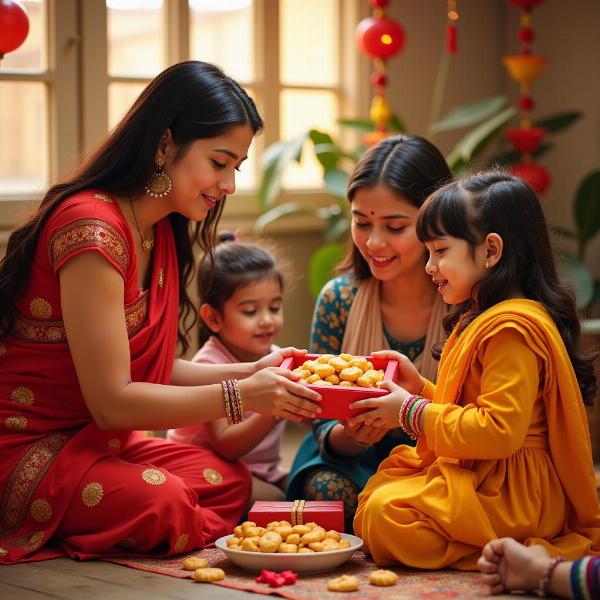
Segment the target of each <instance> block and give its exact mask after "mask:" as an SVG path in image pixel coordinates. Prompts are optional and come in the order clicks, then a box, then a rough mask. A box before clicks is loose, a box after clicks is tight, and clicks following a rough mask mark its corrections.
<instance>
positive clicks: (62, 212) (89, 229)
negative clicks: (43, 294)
mask: <svg viewBox="0 0 600 600" xmlns="http://www.w3.org/2000/svg"><path fill="white" fill-rule="evenodd" d="M45 237H46V239H47V248H48V259H49V261H50V266H51V268H52V270H53V271H54V273H58V271H59V270H60V268H61V267H62V266H63V265H64V264H65V263H66V262H67V261H68V260H69V259H71V258H73V257H74V256H77V255H78V254H80V253H81V252H87V251H90V250H91V251H94V252H99V253H100V254H101V255H102V256H103V257H104V258H105V259H106V260H108V262H110V263H111V264H112V265H113V266H114V267H115V269H117V271H119V273H120V274H121V276H122V277H123V279H126V273H127V269H128V266H129V241H128V240H129V236H128V226H127V222H126V221H125V218H124V217H123V214H122V213H121V209H120V208H119V205H118V204H117V202H116V200H115V199H114V198H112V197H111V196H110V195H109V194H106V193H104V192H99V191H94V190H85V191H83V192H79V193H77V194H74V195H73V196H71V197H69V198H67V199H66V200H65V201H64V202H63V203H62V204H61V205H60V206H59V207H58V208H57V209H56V210H55V211H54V213H53V214H52V216H51V217H50V219H49V220H48V224H47V226H46V233H45Z"/></svg>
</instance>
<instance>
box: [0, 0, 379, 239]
mask: <svg viewBox="0 0 600 600" xmlns="http://www.w3.org/2000/svg"><path fill="white" fill-rule="evenodd" d="M24 4H25V6H26V9H27V11H28V14H29V18H30V23H31V31H30V34H29V37H28V39H27V41H26V42H25V44H24V45H23V46H22V47H21V48H19V49H18V50H17V51H15V52H13V53H10V54H7V55H6V57H5V58H4V59H3V60H2V61H1V62H0V229H10V228H11V227H12V226H14V224H15V222H16V221H17V220H18V218H19V216H18V215H19V213H20V212H21V211H20V209H22V208H23V207H24V206H26V205H27V206H28V205H29V202H27V201H30V202H32V204H33V203H34V202H37V201H39V199H40V197H41V195H42V193H43V191H44V190H45V189H46V188H47V187H48V185H50V184H51V183H52V182H54V181H56V180H57V179H59V178H60V177H63V176H65V175H66V174H68V172H69V171H70V170H71V169H72V168H73V167H74V166H75V165H76V164H77V162H78V161H79V160H81V158H82V156H83V155H85V153H87V152H89V151H90V150H91V149H92V148H93V147H94V146H95V145H96V144H97V142H98V141H99V140H100V139H101V138H102V137H103V136H105V135H106V133H107V132H108V131H109V130H110V128H111V127H113V126H114V125H115V123H116V122H117V121H118V120H119V119H120V118H121V117H122V116H123V114H124V113H125V112H126V110H127V109H128V107H129V106H130V105H131V103H132V101H133V100H134V99H135V97H136V96H137V95H138V94H139V93H140V91H141V90H142V89H143V87H144V86H145V85H146V84H147V83H148V81H150V79H152V78H153V77H154V76H155V75H156V74H157V73H159V72H160V71H161V70H162V69H164V68H165V67H167V66H168V65H170V64H173V63H175V62H178V61H181V60H186V59H189V58H191V59H197V60H205V61H208V62H214V63H216V64H218V65H220V66H221V67H222V68H223V70H224V71H225V72H226V73H227V74H229V75H231V76H232V77H233V78H235V79H236V80H237V81H239V82H240V84H242V85H243V86H244V87H245V88H246V89H247V90H248V92H249V93H250V95H251V96H252V97H253V98H254V99H255V100H256V103H257V105H258V107H259V110H260V112H261V114H262V115H263V116H264V118H265V122H266V128H265V131H264V132H263V133H262V135H261V136H259V137H258V138H257V139H256V141H255V142H254V144H253V146H252V148H251V152H250V156H249V158H248V161H246V163H245V164H244V166H243V169H242V173H241V174H240V175H239V177H238V180H237V192H236V194H235V196H233V197H232V198H230V199H229V201H228V206H227V209H226V214H227V215H229V216H230V217H234V218H240V219H252V218H254V217H255V216H256V214H257V210H258V206H257V203H256V200H255V194H254V190H255V189H256V186H257V184H258V181H259V179H260V155H261V152H263V151H264V149H265V148H266V147H267V146H269V145H270V144H271V143H273V142H275V141H277V140H279V139H288V138H290V137H293V136H295V135H297V134H299V133H300V132H301V131H303V130H306V129H308V128H311V127H314V128H318V129H322V130H325V131H328V132H330V133H332V134H334V135H335V134H337V133H338V131H337V124H336V121H337V119H338V118H340V117H342V116H355V115H356V114H358V113H359V112H360V109H361V108H364V103H365V102H366V93H367V91H368V90H367V88H368V86H367V85H362V86H360V85H359V83H358V82H359V81H361V80H362V81H366V76H365V65H364V64H361V62H360V60H359V58H358V53H357V52H356V50H355V49H354V35H353V32H354V27H355V24H356V22H357V21H358V20H359V19H360V18H361V17H362V16H364V14H365V12H367V11H368V7H366V6H363V4H364V5H366V2H362V1H361V0H24ZM361 69H362V71H361ZM305 154H306V157H307V160H305V161H304V162H303V164H302V165H301V166H299V167H297V168H292V169H290V170H289V172H288V173H287V174H286V176H285V178H284V195H285V196H287V198H288V199H290V198H291V197H294V196H296V195H298V194H301V195H303V196H304V197H306V196H310V197H312V198H313V199H315V201H318V199H319V197H320V196H322V195H323V193H322V191H321V188H322V180H321V175H320V167H319V165H318V164H317V163H316V162H315V161H314V160H311V159H310V154H311V153H305Z"/></svg>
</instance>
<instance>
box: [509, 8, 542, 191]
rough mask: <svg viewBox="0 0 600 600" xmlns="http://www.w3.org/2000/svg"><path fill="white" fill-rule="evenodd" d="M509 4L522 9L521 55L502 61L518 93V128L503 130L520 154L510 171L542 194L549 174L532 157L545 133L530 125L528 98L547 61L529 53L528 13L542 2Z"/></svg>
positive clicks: (531, 35) (532, 104)
mask: <svg viewBox="0 0 600 600" xmlns="http://www.w3.org/2000/svg"><path fill="white" fill-rule="evenodd" d="M509 2H510V3H511V4H513V5H515V6H518V7H519V8H520V9H521V26H520V28H519V39H520V41H521V53H520V54H516V55H512V56H505V57H504V58H503V62H504V65H505V67H506V69H507V71H508V74H509V75H510V77H512V79H514V80H515V81H516V82H517V83H518V84H519V86H520V91H521V95H520V97H519V112H520V118H521V122H520V127H518V128H514V129H507V130H506V131H505V134H506V137H507V138H508V139H509V140H510V142H511V143H512V145H513V146H514V148H515V150H517V152H519V154H520V155H521V160H520V161H519V162H518V163H516V164H514V165H512V166H511V170H512V172H513V173H514V174H515V175H517V176H518V177H521V178H522V179H524V180H525V181H527V183H529V185H530V186H531V187H532V188H533V189H534V190H535V191H536V192H537V193H538V194H543V193H544V191H545V190H546V189H547V188H548V186H549V185H550V173H549V172H548V170H547V169H545V168H544V167H542V166H541V165H538V164H536V163H535V162H534V161H533V159H532V154H533V153H534V152H535V151H536V150H537V149H538V148H539V146H540V144H541V143H542V140H543V139H544V136H545V135H546V131H545V130H544V129H543V128H542V127H533V126H532V124H531V113H532V111H533V110H534V108H535V102H534V100H533V97H532V95H531V84H532V82H533V81H535V80H536V79H537V78H538V77H539V76H540V75H541V73H542V71H543V70H544V67H545V66H546V63H547V62H548V59H547V58H546V57H545V56H538V55H536V54H533V53H532V50H531V44H532V42H533V40H534V37H535V35H534V31H533V28H532V24H531V13H532V11H533V8H534V7H535V6H536V5H537V4H540V3H541V2H542V0H509Z"/></svg>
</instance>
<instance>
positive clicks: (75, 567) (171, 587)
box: [0, 558, 273, 600]
mask: <svg viewBox="0 0 600 600" xmlns="http://www.w3.org/2000/svg"><path fill="white" fill-rule="evenodd" d="M0 598H2V599H6V600H37V599H38V598H44V599H47V598H61V599H65V600H142V599H143V600H158V599H159V598H178V599H181V600H198V599H199V598H201V600H208V599H212V598H215V600H219V599H231V600H250V599H252V598H271V599H272V598H273V596H265V595H263V594H250V593H248V592H241V591H238V590H231V589H228V588H222V587H218V586H216V585H209V584H203V583H196V582H194V581H192V580H191V579H177V578H175V577H167V576H165V575H157V574H156V573H147V572H145V571H139V570H137V569H130V568H128V567H122V566H119V565H113V564H110V563H105V562H102V561H89V562H77V561H74V560H71V559H69V558H59V559H56V560H46V561H42V562H36V563H29V564H20V565H9V566H3V567H0Z"/></svg>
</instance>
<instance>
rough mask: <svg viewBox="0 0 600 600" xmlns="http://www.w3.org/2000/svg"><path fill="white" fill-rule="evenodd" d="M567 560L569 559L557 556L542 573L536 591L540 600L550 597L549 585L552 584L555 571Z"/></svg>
mask: <svg viewBox="0 0 600 600" xmlns="http://www.w3.org/2000/svg"><path fill="white" fill-rule="evenodd" d="M565 560H567V559H566V558H564V557H563V556H557V557H555V558H553V559H552V560H551V561H550V562H549V563H548V565H547V566H546V568H545V569H544V570H543V571H542V576H541V577H540V581H539V583H538V587H537V590H536V594H537V595H538V597H539V598H545V597H546V596H547V595H548V585H549V584H550V579H551V577H552V573H554V569H556V567H558V565H559V564H560V563H561V562H565Z"/></svg>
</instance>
